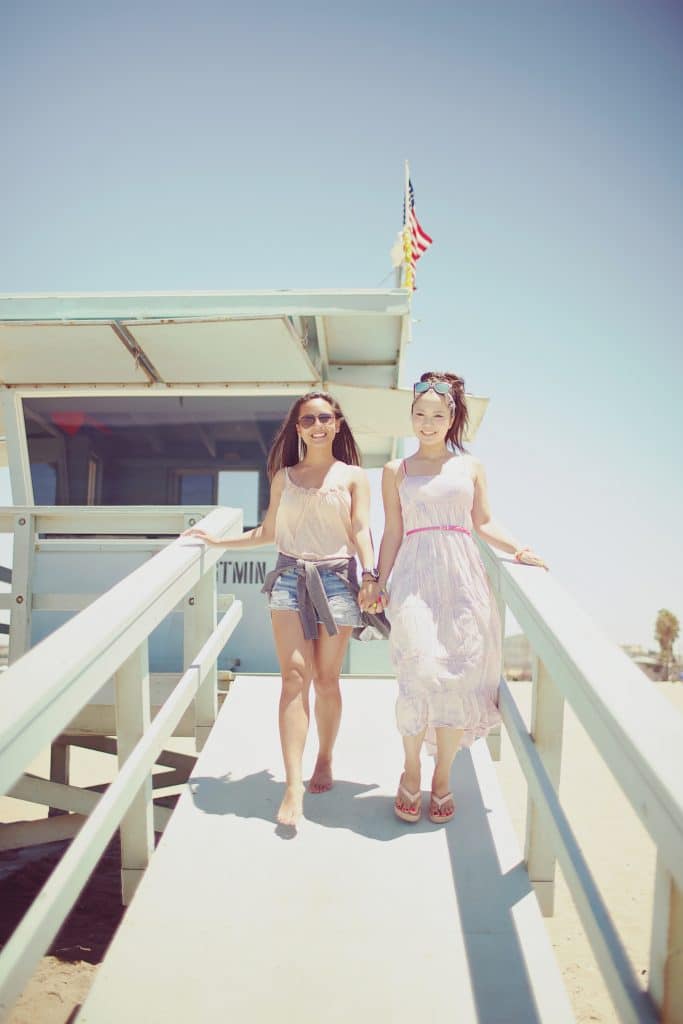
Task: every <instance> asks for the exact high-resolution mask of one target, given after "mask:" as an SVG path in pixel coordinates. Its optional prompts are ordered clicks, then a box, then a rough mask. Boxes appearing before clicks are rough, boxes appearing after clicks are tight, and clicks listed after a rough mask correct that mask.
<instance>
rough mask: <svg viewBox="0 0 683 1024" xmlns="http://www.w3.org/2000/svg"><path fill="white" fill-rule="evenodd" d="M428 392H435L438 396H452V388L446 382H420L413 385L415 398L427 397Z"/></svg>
mask: <svg viewBox="0 0 683 1024" xmlns="http://www.w3.org/2000/svg"><path fill="white" fill-rule="evenodd" d="M428 391H435V392H436V394H437V395H451V398H452V397H453V395H452V393H451V386H450V384H449V383H448V381H445V380H418V381H417V383H416V384H413V398H417V397H418V396H419V395H426V393H427V392H428Z"/></svg>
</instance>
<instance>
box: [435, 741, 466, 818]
mask: <svg viewBox="0 0 683 1024" xmlns="http://www.w3.org/2000/svg"><path fill="white" fill-rule="evenodd" d="M461 740H462V729H451V728H443V729H437V730H436V764H435V765H434V775H433V776H432V793H433V794H434V796H445V795H446V793H448V792H450V788H451V768H452V767H453V760H454V758H455V755H456V754H457V752H458V749H459V747H460V743H461ZM454 806H455V805H454V803H453V800H446V801H445V803H443V804H441V805H437V804H434V803H432V807H431V811H432V813H434V814H435V815H436V816H437V817H444V818H450V817H452V815H453V809H454Z"/></svg>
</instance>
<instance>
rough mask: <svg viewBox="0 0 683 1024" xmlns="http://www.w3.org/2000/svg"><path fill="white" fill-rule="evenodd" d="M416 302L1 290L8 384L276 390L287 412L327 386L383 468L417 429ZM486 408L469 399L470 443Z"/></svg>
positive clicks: (366, 454) (2, 361)
mask: <svg viewBox="0 0 683 1024" xmlns="http://www.w3.org/2000/svg"><path fill="white" fill-rule="evenodd" d="M410 301H411V295H410V292H409V291H407V290H405V289H390V290H384V291H382V290H364V291H312V292H303V291H275V292H265V291H261V292H186V293H176V292H156V293H152V294H144V293H139V292H133V293H127V294H123V293H108V294H81V295H76V294H62V295H47V294H46V295H39V294H35V295H0V384H1V385H3V386H4V387H5V388H7V389H12V391H13V393H14V394H15V395H16V397H17V399H20V398H29V399H30V398H31V397H33V398H38V397H42V398H52V399H55V400H58V399H60V398H61V399H64V398H67V397H68V398H76V397H79V396H81V397H85V396H89V397H91V398H92V397H95V396H98V397H99V398H105V397H107V396H120V395H122V394H125V395H127V396H128V397H130V398H132V397H133V396H138V397H139V398H143V397H145V396H150V397H151V396H152V395H160V394H166V395H169V394H174V395H176V396H180V395H196V396H199V395H201V396H204V397H206V398H209V397H213V398H214V399H215V398H218V397H227V396H234V397H241V398H243V399H244V398H247V397H253V398H255V399H256V398H263V397H266V396H271V397H279V404H278V415H280V411H281V409H282V405H283V401H285V402H286V401H287V398H288V396H289V395H290V394H291V396H292V399H293V398H294V397H295V396H296V395H299V394H301V393H302V392H305V391H308V390H310V389H312V388H318V387H322V388H324V389H326V390H328V391H330V392H331V393H332V394H333V395H334V396H335V397H336V398H337V399H338V401H339V402H340V404H341V406H342V409H343V410H344V413H345V415H346V417H347V419H348V421H349V423H350V424H351V427H352V429H353V431H354V434H355V436H356V438H357V440H358V442H359V445H360V447H361V450H362V452H363V458H364V462H365V465H366V466H369V467H372V466H379V465H382V464H383V463H384V462H385V461H386V460H387V459H388V458H391V457H392V455H393V454H395V451H396V442H397V440H398V439H399V438H401V437H404V436H405V435H407V434H409V433H410V418H409V416H410V400H411V392H410V390H409V389H407V388H402V387H400V383H401V368H402V360H403V356H404V352H405V346H406V344H407V343H408V342H409V341H410V325H411V319H410ZM3 405H4V411H5V416H6V415H7V403H6V402H4V403H3ZM486 405H487V400H486V399H481V398H474V397H468V408H469V416H470V429H469V435H468V436H469V439H470V440H471V439H472V437H473V436H474V434H475V433H476V430H477V428H478V426H479V423H480V422H481V419H482V417H483V414H484V411H485V409H486ZM101 408H104V407H102V406H101ZM243 411H244V404H243V403H242V404H241V408H240V416H241V415H242V414H243ZM53 425H54V424H53ZM2 434H3V436H5V435H6V431H5V430H4V429H3V430H2ZM10 434H11V428H10V431H9V433H8V434H7V436H9V435H10ZM207 443H208V444H209V447H210V446H211V440H210V439H209V440H208V442H207ZM3 447H5V445H4V444H3ZM3 454H4V455H5V460H6V459H7V453H6V452H4V453H3Z"/></svg>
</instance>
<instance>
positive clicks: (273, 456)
mask: <svg viewBox="0 0 683 1024" xmlns="http://www.w3.org/2000/svg"><path fill="white" fill-rule="evenodd" d="M314 398H322V399H323V401H325V402H327V404H328V405H329V406H330V407H331V409H332V412H333V413H334V414H335V416H336V417H337V419H338V420H340V421H341V426H340V428H339V432H338V433H337V434H336V435H335V438H334V441H333V442H332V454H333V455H334V457H335V459H339V461H340V462H346V463H348V465H350V466H360V464H361V460H360V452H359V451H358V445H357V444H356V441H355V439H354V436H353V434H352V433H351V428H350V426H349V425H348V423H347V422H346V420H345V419H344V414H343V412H342V411H341V406H340V405H339V402H338V401H337V399H336V398H333V397H332V395H330V394H328V393H327V391H309V392H308V393H307V394H305V395H302V396H301V398H297V400H296V402H294V404H293V405H292V407H291V409H290V410H289V412H288V413H287V416H286V417H285V420H284V422H283V424H282V426H281V427H280V429H279V430H278V432H277V434H276V436H275V440H274V441H273V444H272V446H271V449H270V451H269V452H268V462H267V466H266V468H267V472H268V479H269V480H272V479H273V477H274V476H275V474H276V473H277V472H278V470H280V469H282V467H283V466H296V464H297V462H299V461H300V460H299V435H298V434H297V430H296V424H297V420H298V419H299V409H300V408H301V406H302V405H303V404H304V402H310V401H311V400H312V399H314ZM301 444H302V446H303V449H304V454H305V453H306V445H305V443H304V442H303V441H302V442H301Z"/></svg>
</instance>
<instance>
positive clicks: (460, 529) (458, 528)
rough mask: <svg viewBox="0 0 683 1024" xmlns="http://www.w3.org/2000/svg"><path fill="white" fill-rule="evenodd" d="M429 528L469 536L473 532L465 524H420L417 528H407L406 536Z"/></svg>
mask: <svg viewBox="0 0 683 1024" xmlns="http://www.w3.org/2000/svg"><path fill="white" fill-rule="evenodd" d="M427 530H446V531H447V532H449V533H466V534H467V536H468V537H471V536H472V534H471V533H470V531H469V530H467V529H465V527H464V526H418V527H417V529H416V530H406V537H410V535H411V533H426V532H427Z"/></svg>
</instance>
